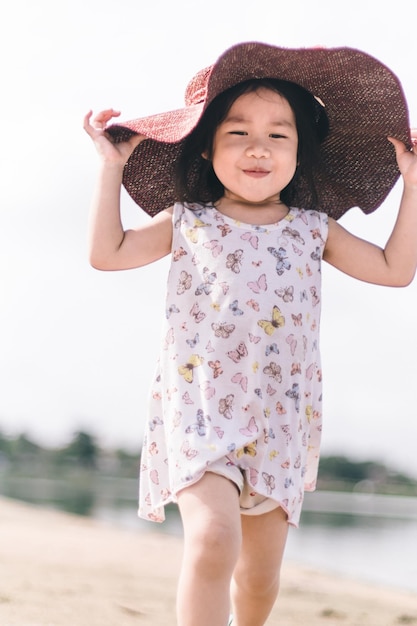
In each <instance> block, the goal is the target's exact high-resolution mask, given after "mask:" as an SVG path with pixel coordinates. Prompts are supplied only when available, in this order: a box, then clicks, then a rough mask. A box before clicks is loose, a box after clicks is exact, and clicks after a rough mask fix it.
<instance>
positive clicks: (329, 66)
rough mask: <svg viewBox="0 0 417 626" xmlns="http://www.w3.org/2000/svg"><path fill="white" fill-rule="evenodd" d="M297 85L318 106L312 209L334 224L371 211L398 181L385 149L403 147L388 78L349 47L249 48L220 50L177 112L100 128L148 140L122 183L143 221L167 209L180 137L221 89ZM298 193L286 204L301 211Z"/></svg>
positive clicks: (304, 195) (400, 103)
mask: <svg viewBox="0 0 417 626" xmlns="http://www.w3.org/2000/svg"><path fill="white" fill-rule="evenodd" d="M264 77H268V78H278V79H282V80H288V81H291V82H295V83H298V84H299V85H301V86H302V87H304V88H305V89H307V90H308V91H310V92H311V93H312V94H313V95H314V96H315V97H317V98H319V99H320V101H321V102H322V103H323V104H324V106H325V110H326V113H327V116H328V119H329V126H330V130H329V134H328V136H327V138H326V140H325V141H324V143H323V144H322V161H321V164H320V168H319V171H318V172H317V180H316V186H317V191H318V196H319V204H320V209H321V210H323V211H325V212H327V213H328V214H329V215H331V216H332V217H334V218H335V219H338V218H340V217H341V216H342V215H343V214H344V213H345V212H346V211H347V210H348V209H350V208H351V207H354V206H357V207H360V208H361V209H362V210H363V211H364V212H365V213H371V212H372V211H374V210H375V209H376V208H378V207H379V206H380V205H381V204H382V202H383V201H384V200H385V198H386V197H387V195H388V193H389V192H390V190H391V189H392V188H393V186H394V185H395V183H396V181H397V180H398V177H399V171H398V167H397V162H396V158H395V151H394V149H393V146H392V145H391V144H390V143H389V142H388V140H387V137H388V136H393V137H397V138H398V139H400V140H401V141H403V142H404V143H405V144H406V145H407V147H411V141H410V135H409V119H408V111H407V104H406V100H405V97H404V94H403V90H402V87H401V84H400V82H399V80H398V78H397V77H396V76H395V74H394V73H393V72H392V71H391V70H390V69H388V68H387V67H386V66H385V65H383V64H382V63H381V62H380V61H378V60H377V59H375V58H373V57H372V56H370V55H368V54H366V53H364V52H361V51H359V50H355V49H352V48H328V49H322V48H298V49H289V48H279V47H275V46H271V45H268V44H263V43H257V42H249V43H242V44H237V45H236V46H233V47H232V48H230V49H229V50H226V52H224V53H223V54H222V55H221V56H220V57H219V58H218V60H217V61H216V62H215V63H214V65H212V66H211V67H209V68H206V69H204V70H202V71H201V72H199V73H198V74H197V75H196V76H195V77H194V78H193V79H192V81H191V82H190V84H189V85H188V87H187V91H186V106H185V107H184V108H183V109H177V110H175V111H169V112H167V113H161V114H158V115H153V116H149V117H146V118H139V119H136V120H131V121H129V122H125V123H122V124H117V125H114V126H112V127H110V128H109V129H108V132H109V134H111V135H112V137H113V138H114V139H115V140H116V141H120V140H123V139H124V138H126V137H127V136H128V135H129V134H131V133H132V132H135V133H140V134H143V135H145V136H146V137H149V139H148V140H146V141H144V142H142V143H141V144H140V145H139V146H138V147H137V148H136V150H135V151H134V152H133V154H132V155H131V157H130V159H129V161H128V162H127V164H126V166H125V170H124V176H123V184H124V186H125V188H126V190H127V191H128V193H129V194H130V195H131V197H132V198H133V199H134V201H135V202H136V203H137V204H138V205H139V206H140V207H141V208H142V209H144V210H145V211H146V212H147V213H149V214H150V215H155V214H156V213H157V212H158V211H160V210H162V209H165V208H167V207H168V206H171V205H172V204H173V203H174V202H175V200H176V198H175V196H174V171H175V162H176V159H177V157H178V154H179V151H180V149H181V146H182V141H183V139H184V138H185V137H186V136H187V135H188V134H189V133H190V132H191V131H192V130H193V128H195V126H196V125H197V124H198V122H199V120H200V119H201V116H202V114H203V112H204V110H205V109H206V108H207V106H208V104H209V103H210V102H211V101H212V100H213V99H214V98H215V97H216V96H217V95H218V94H219V93H221V92H222V91H224V90H225V89H228V88H229V87H232V86H233V85H236V84H237V83H240V82H243V81H245V80H248V79H251V78H264ZM309 202H310V196H309V193H308V190H305V189H303V188H301V187H300V189H299V190H298V193H296V197H295V200H294V202H293V204H294V205H296V206H298V207H301V208H307V209H308V208H309Z"/></svg>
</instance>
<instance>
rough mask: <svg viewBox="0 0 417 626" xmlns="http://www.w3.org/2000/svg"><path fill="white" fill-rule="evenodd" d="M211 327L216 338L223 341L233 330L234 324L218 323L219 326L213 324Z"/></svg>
mask: <svg viewBox="0 0 417 626" xmlns="http://www.w3.org/2000/svg"><path fill="white" fill-rule="evenodd" d="M211 327H212V329H213V330H214V334H215V335H216V337H223V339H228V338H229V337H230V335H231V334H232V332H233V331H234V329H235V325H234V324H226V322H220V324H216V323H214V322H213V324H212V325H211Z"/></svg>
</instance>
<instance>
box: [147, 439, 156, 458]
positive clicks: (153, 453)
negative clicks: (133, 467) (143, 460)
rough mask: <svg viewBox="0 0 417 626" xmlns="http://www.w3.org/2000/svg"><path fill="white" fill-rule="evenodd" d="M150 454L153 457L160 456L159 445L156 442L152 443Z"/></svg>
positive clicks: (149, 449)
mask: <svg viewBox="0 0 417 626" xmlns="http://www.w3.org/2000/svg"><path fill="white" fill-rule="evenodd" d="M148 452H149V454H150V455H151V456H154V455H155V454H159V450H158V445H157V443H156V441H152V443H151V444H150V445H149V448H148Z"/></svg>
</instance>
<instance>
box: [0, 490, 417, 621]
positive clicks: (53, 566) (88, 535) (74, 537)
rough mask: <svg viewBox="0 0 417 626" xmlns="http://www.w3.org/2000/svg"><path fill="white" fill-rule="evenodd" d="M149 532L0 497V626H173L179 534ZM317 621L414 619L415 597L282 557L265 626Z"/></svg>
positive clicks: (416, 614)
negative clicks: (274, 600)
mask: <svg viewBox="0 0 417 626" xmlns="http://www.w3.org/2000/svg"><path fill="white" fill-rule="evenodd" d="M151 530H152V528H150V532H149V534H145V533H143V532H142V531H141V532H133V531H130V530H124V529H123V530H121V529H119V528H115V527H113V526H109V525H105V524H103V523H100V522H98V521H94V520H91V519H87V518H81V517H77V516H72V515H68V514H65V513H60V512H57V511H52V510H45V509H43V508H39V507H34V506H30V505H26V504H24V503H20V502H16V501H12V500H7V499H2V498H0V626H135V625H137V626H168V625H172V626H174V625H175V591H176V580H177V576H178V571H179V565H180V559H181V550H182V546H181V539H179V538H176V537H172V536H169V535H165V534H162V533H154V532H151ZM335 558H336V556H335ZM318 624H324V625H326V624H327V625H339V624H340V626H362V625H367V626H391V625H392V626H394V625H398V624H417V594H413V593H408V592H401V591H397V590H393V589H389V588H384V587H378V586H371V585H368V584H363V583H361V582H358V581H355V580H349V579H347V578H344V577H341V576H335V575H333V574H326V573H325V572H321V571H315V570H312V569H308V568H304V567H300V566H298V565H294V564H292V563H288V562H287V563H286V564H285V566H284V568H283V575H282V587H281V593H280V597H279V599H278V601H277V603H276V605H275V608H274V610H273V612H272V614H271V616H270V618H269V621H268V626H296V625H297V626H315V625H318Z"/></svg>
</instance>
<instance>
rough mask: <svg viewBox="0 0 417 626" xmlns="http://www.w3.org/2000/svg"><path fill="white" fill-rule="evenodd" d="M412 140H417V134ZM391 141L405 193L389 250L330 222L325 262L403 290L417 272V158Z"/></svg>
mask: <svg viewBox="0 0 417 626" xmlns="http://www.w3.org/2000/svg"><path fill="white" fill-rule="evenodd" d="M412 137H413V141H416V140H417V131H416V130H414V131H412ZM390 141H391V142H392V143H393V145H394V147H395V151H396V155H397V162H398V166H399V169H400V172H401V174H402V177H403V182H404V189H403V194H402V199H401V203H400V208H399V212H398V217H397V220H396V223H395V226H394V229H393V231H392V233H391V236H390V237H389V239H388V241H387V244H386V246H385V248H380V247H378V246H376V245H374V244H372V243H370V242H368V241H364V240H363V239H360V238H359V237H355V236H354V235H352V234H351V233H349V232H348V231H347V230H345V229H344V228H343V227H342V226H341V225H340V224H338V223H337V222H335V221H334V220H332V219H330V220H329V235H328V240H327V243H326V248H325V252H324V259H325V260H326V261H328V262H329V263H330V264H331V265H334V266H335V267H337V268H338V269H340V270H341V271H343V272H345V273H346V274H349V275H350V276H353V277H354V278H358V279H359V280H363V281H366V282H369V283H374V284H377V285H387V286H393V287H402V286H406V285H408V284H409V283H410V282H411V281H412V280H413V278H414V275H415V272H416V268H417V154H415V153H414V152H410V151H409V150H407V149H406V147H405V146H404V144H403V143H402V142H400V141H398V140H396V139H392V138H391V139H390Z"/></svg>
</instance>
